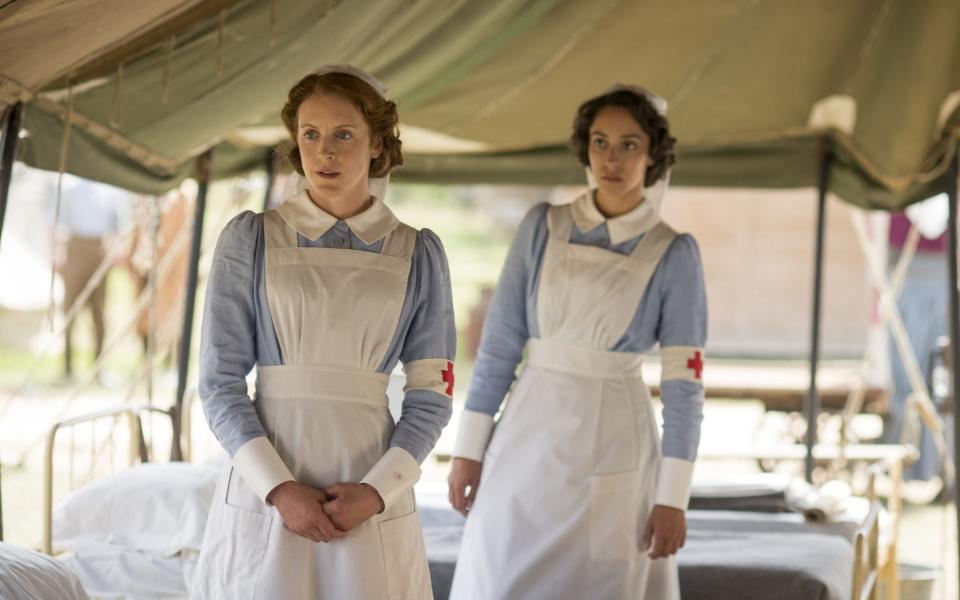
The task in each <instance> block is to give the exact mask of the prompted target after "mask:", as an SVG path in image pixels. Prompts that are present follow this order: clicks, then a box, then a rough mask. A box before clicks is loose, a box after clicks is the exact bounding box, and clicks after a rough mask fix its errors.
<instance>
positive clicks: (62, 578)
mask: <svg viewBox="0 0 960 600" xmlns="http://www.w3.org/2000/svg"><path fill="white" fill-rule="evenodd" d="M0 598H16V599H17V600H51V599H53V598H56V599H57V600H89V598H88V596H87V593H86V592H85V591H84V589H83V586H82V585H80V580H79V579H78V578H77V576H76V575H75V574H73V572H71V571H70V569H68V568H67V566H66V565H64V564H63V563H62V562H60V561H58V560H57V559H55V558H51V557H49V556H47V555H45V554H40V553H39V552H34V551H33V550H27V549H26V548H21V547H19V546H14V545H13V544H5V543H3V542H0Z"/></svg>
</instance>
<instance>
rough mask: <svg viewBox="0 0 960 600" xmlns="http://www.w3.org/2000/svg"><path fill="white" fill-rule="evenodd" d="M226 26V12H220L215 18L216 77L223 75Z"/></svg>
mask: <svg viewBox="0 0 960 600" xmlns="http://www.w3.org/2000/svg"><path fill="white" fill-rule="evenodd" d="M226 26H227V11H226V10H221V11H220V15H219V16H218V17H217V77H220V76H222V75H223V32H224V29H226Z"/></svg>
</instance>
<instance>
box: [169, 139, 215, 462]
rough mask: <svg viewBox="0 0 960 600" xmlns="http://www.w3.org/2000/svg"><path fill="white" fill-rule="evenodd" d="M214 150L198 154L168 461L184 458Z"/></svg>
mask: <svg viewBox="0 0 960 600" xmlns="http://www.w3.org/2000/svg"><path fill="white" fill-rule="evenodd" d="M212 158H213V150H212V149H211V150H207V151H206V152H204V153H203V154H201V155H200V156H198V157H197V203H196V206H195V207H194V210H193V240H192V242H191V244H190V262H189V265H188V271H187V288H186V295H185V296H184V302H183V330H182V332H181V334H180V351H179V352H178V353H177V396H176V399H175V404H174V407H173V411H174V414H173V445H172V446H171V448H170V459H171V460H183V448H182V446H181V440H180V430H181V427H180V425H181V422H182V420H183V415H182V410H183V400H184V396H185V394H186V391H187V373H188V370H189V366H190V344H191V339H192V337H193V313H194V306H195V304H196V300H197V273H198V270H199V263H200V242H201V241H202V238H203V215H204V212H206V206H207V188H208V187H209V185H210V161H211V159H212Z"/></svg>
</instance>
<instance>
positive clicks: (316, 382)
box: [257, 365, 390, 406]
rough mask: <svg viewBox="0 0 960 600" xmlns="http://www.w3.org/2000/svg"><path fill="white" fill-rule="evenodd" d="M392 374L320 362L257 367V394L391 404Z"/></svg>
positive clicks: (280, 397) (379, 404)
mask: <svg viewBox="0 0 960 600" xmlns="http://www.w3.org/2000/svg"><path fill="white" fill-rule="evenodd" d="M389 382H390V376H389V375H385V374H383V373H377V372H374V371H365V370H363V369H350V368H345V367H326V366H319V365H277V366H272V367H257V396H258V397H267V398H273V399H282V398H290V399H306V400H312V399H316V400H337V401H341V402H351V401H353V402H361V403H364V404H372V405H375V406H387V405H388V401H387V384H388V383H389Z"/></svg>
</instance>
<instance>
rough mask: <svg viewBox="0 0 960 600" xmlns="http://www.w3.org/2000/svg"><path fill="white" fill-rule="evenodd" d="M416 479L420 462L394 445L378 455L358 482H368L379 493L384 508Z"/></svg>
mask: <svg viewBox="0 0 960 600" xmlns="http://www.w3.org/2000/svg"><path fill="white" fill-rule="evenodd" d="M418 481H420V464H419V463H418V462H417V459H415V458H414V457H413V455H412V454H410V453H409V452H407V451H406V450H404V449H403V448H400V447H398V446H394V447H393V448H390V449H389V450H387V451H386V452H385V453H384V454H383V456H381V457H380V460H378V461H377V463H376V464H375V465H373V467H372V468H371V469H370V470H369V471H368V472H367V474H366V475H364V476H363V479H361V480H360V483H368V484H370V485H372V486H373V488H374V489H375V490H377V492H379V493H380V497H381V498H382V499H383V508H384V510H386V509H388V508H390V505H391V504H393V502H394V501H395V500H397V499H398V498H400V496H401V495H402V494H403V492H405V491H407V490H409V489H410V488H412V487H413V484H415V483H416V482H418Z"/></svg>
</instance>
